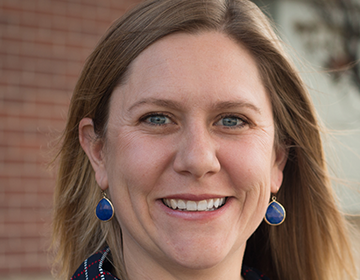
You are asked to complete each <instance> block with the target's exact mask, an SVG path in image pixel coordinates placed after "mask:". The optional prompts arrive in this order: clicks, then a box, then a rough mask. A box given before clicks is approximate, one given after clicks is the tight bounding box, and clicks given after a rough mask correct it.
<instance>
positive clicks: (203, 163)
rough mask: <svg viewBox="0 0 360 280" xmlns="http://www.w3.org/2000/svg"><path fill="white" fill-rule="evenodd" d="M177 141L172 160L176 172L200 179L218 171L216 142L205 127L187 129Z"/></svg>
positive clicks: (219, 166) (219, 167)
mask: <svg viewBox="0 0 360 280" xmlns="http://www.w3.org/2000/svg"><path fill="white" fill-rule="evenodd" d="M178 143H179V144H178V145H177V147H178V149H177V153H176V156H175V160H174V170H175V171H176V172H178V173H181V174H185V175H186V174H188V175H192V176H194V177H196V178H197V179H200V178H202V177H204V176H205V175H207V174H215V173H217V172H219V171H220V169H221V165H220V162H219V160H218V157H217V151H218V147H217V143H216V141H215V140H214V139H213V137H212V135H211V133H210V132H209V131H208V130H207V129H205V128H202V129H199V128H196V127H194V128H193V129H188V130H186V131H184V132H183V133H182V136H181V139H179V142H178Z"/></svg>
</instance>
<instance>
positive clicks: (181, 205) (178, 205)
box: [174, 199, 186, 210]
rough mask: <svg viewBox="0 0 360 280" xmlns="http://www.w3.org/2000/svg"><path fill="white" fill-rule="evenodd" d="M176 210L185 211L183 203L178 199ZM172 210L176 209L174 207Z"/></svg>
mask: <svg viewBox="0 0 360 280" xmlns="http://www.w3.org/2000/svg"><path fill="white" fill-rule="evenodd" d="M177 208H179V209H181V210H183V209H186V204H185V201H184V200H181V199H179V200H178V201H177ZM174 209H176V207H175V208H174Z"/></svg>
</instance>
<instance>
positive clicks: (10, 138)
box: [0, 0, 139, 275]
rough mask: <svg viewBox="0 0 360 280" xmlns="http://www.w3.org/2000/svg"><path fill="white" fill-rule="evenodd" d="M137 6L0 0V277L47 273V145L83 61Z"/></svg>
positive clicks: (113, 1) (89, 0)
mask: <svg viewBox="0 0 360 280" xmlns="http://www.w3.org/2000/svg"><path fill="white" fill-rule="evenodd" d="M136 2H139V0H0V275H4V274H5V275H6V274H13V273H16V274H21V273H48V272H49V261H48V259H47V253H46V249H47V247H48V245H49V234H50V227H49V223H50V218H51V205H52V193H53V188H54V179H53V177H54V176H53V175H52V174H51V173H49V172H47V171H46V162H47V161H48V157H47V154H48V153H49V149H48V148H47V146H48V143H49V141H50V140H51V139H52V138H53V137H54V136H56V135H58V134H59V131H61V129H63V127H64V123H65V117H66V112H67V106H68V103H69V99H70V96H71V93H72V90H73V88H74V85H75V82H76V79H77V77H78V74H79V72H80V70H81V67H82V65H83V63H84V60H85V58H86V57H87V56H88V55H89V53H90V52H91V50H92V49H93V47H94V46H95V44H96V42H97V41H98V40H99V38H100V36H101V35H102V34H103V33H104V32H105V30H106V29H107V27H108V26H109V25H110V23H111V22H112V21H113V20H115V19H116V18H118V17H119V16H120V15H121V14H123V13H124V11H125V10H127V9H128V8H129V7H130V6H133V5H134V4H135V3H136Z"/></svg>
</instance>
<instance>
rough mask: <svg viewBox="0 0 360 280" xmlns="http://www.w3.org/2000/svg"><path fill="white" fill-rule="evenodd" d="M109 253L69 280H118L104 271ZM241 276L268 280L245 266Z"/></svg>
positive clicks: (86, 264) (102, 253)
mask: <svg viewBox="0 0 360 280" xmlns="http://www.w3.org/2000/svg"><path fill="white" fill-rule="evenodd" d="M109 253H110V248H109V247H106V248H105V249H103V250H101V251H98V252H97V253H95V254H94V255H92V256H91V257H90V258H88V259H86V260H85V261H84V262H83V263H82V264H81V265H80V267H79V268H78V269H77V270H76V272H75V273H74V275H73V276H72V277H71V278H70V280H97V279H99V280H119V279H118V278H116V277H115V276H113V275H112V274H111V273H110V272H108V271H107V270H106V267H109V266H110V265H111V264H110V262H109V261H108V259H107V256H108V255H109ZM241 275H242V276H243V277H244V279H245V280H270V279H269V278H267V277H266V276H265V275H263V274H262V273H260V272H259V271H257V270H256V269H252V268H249V267H247V266H245V265H244V266H243V267H242V271H241Z"/></svg>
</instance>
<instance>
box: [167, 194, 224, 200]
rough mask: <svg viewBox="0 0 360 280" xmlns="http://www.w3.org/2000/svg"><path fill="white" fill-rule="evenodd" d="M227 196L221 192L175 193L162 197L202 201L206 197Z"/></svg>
mask: <svg viewBox="0 0 360 280" xmlns="http://www.w3.org/2000/svg"><path fill="white" fill-rule="evenodd" d="M223 197H227V196H226V195H221V194H200V195H197V194H174V195H168V196H165V197H162V198H161V199H182V200H192V201H201V200H205V199H212V198H223Z"/></svg>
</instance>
